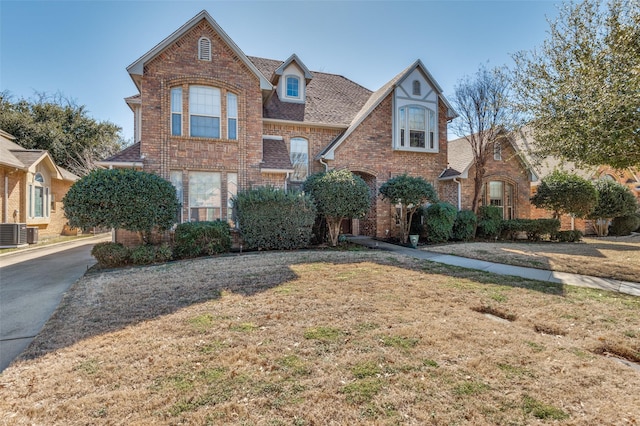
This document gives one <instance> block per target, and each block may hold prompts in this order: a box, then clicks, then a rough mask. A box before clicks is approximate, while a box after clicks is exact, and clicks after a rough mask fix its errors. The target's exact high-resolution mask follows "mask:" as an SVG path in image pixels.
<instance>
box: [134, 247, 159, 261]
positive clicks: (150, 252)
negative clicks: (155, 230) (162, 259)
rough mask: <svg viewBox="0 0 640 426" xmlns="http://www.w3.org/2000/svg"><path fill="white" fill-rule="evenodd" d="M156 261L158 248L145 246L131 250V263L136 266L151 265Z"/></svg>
mask: <svg viewBox="0 0 640 426" xmlns="http://www.w3.org/2000/svg"><path fill="white" fill-rule="evenodd" d="M155 260H156V248H155V247H154V246H152V245H149V244H143V245H141V246H138V247H134V248H133V249H131V263H133V264H134V265H149V264H151V263H153V262H155Z"/></svg>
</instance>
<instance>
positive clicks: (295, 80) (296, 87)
mask: <svg viewBox="0 0 640 426" xmlns="http://www.w3.org/2000/svg"><path fill="white" fill-rule="evenodd" d="M285 81H286V84H287V86H286V92H285V94H286V97H287V98H294V99H299V98H300V78H299V77H296V76H294V75H289V76H287V77H286V80H285Z"/></svg>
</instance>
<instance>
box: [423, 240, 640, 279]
mask: <svg viewBox="0 0 640 426" xmlns="http://www.w3.org/2000/svg"><path fill="white" fill-rule="evenodd" d="M425 250H428V251H433V252H437V253H445V254H453V255H456V256H462V257H468V258H471V259H480V260H486V261H489V262H496V263H505V264H508V265H515V266H525V267H528V268H537V269H547V270H550V271H559V272H571V273H574V274H583V275H591V276H594V277H603V278H613V279H617V280H623V281H633V282H640V235H638V234H635V235H633V236H628V237H606V238H584V240H583V241H582V242H580V243H557V242H542V243H529V242H511V241H498V242H469V243H454V244H447V245H439V246H426V247H425Z"/></svg>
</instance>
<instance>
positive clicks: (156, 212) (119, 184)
mask: <svg viewBox="0 0 640 426" xmlns="http://www.w3.org/2000/svg"><path fill="white" fill-rule="evenodd" d="M62 203H63V205H64V213H65V215H66V216H67V219H68V220H69V225H70V226H72V227H74V228H91V227H105V228H116V229H127V230H129V231H133V232H139V233H141V234H142V235H143V236H145V238H147V239H148V237H149V234H150V233H151V232H152V231H153V230H155V229H159V230H161V231H162V230H166V229H169V228H170V227H171V226H173V224H174V222H175V216H176V210H177V209H178V206H179V204H178V200H177V198H176V190H175V187H174V186H173V185H172V184H171V182H169V181H168V180H166V179H163V178H161V177H160V176H157V175H155V174H151V173H147V172H143V171H138V170H133V169H96V170H94V171H92V172H91V173H89V174H88V175H86V176H84V177H82V178H81V179H79V180H77V181H76V182H75V183H74V184H73V185H72V186H71V188H69V191H68V192H67V194H66V195H65V196H64V198H63V199H62Z"/></svg>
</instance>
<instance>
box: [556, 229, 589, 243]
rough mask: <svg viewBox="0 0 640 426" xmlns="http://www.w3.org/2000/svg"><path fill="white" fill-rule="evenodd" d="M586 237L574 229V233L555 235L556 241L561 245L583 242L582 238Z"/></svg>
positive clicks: (561, 232)
mask: <svg viewBox="0 0 640 426" xmlns="http://www.w3.org/2000/svg"><path fill="white" fill-rule="evenodd" d="M583 236H584V235H583V234H582V232H581V231H578V230H577V229H574V230H573V231H560V232H558V233H557V234H555V239H557V240H558V241H560V242H561V243H577V242H578V241H582V237H583Z"/></svg>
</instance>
